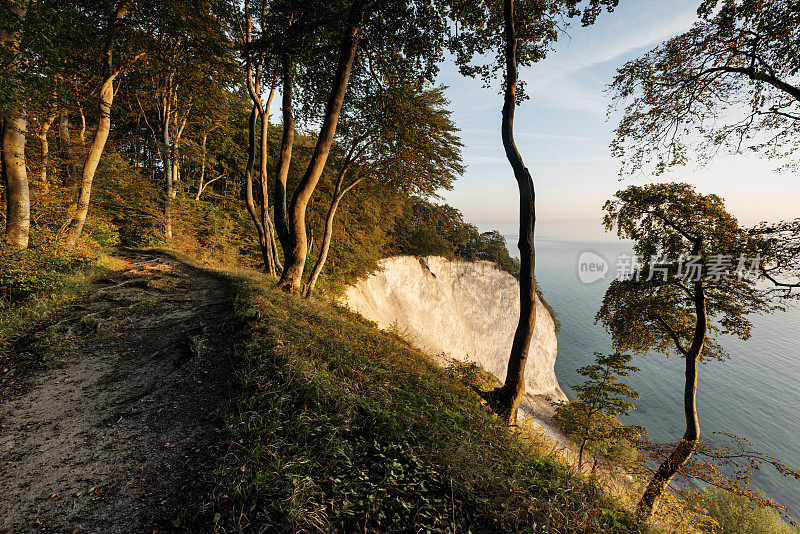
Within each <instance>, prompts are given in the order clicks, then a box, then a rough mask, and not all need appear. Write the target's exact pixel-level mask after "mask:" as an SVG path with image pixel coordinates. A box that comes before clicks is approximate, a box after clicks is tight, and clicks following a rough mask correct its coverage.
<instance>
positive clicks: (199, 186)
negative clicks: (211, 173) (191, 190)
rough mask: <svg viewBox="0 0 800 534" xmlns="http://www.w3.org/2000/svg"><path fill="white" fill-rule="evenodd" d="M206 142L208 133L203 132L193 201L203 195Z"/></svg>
mask: <svg viewBox="0 0 800 534" xmlns="http://www.w3.org/2000/svg"><path fill="white" fill-rule="evenodd" d="M207 141H208V132H203V143H202V145H201V147H202V152H201V154H202V155H201V157H200V181H199V182H198V184H197V195H196V196H195V197H194V199H195V200H200V195H202V194H203V189H205V184H204V182H205V179H206V142H207Z"/></svg>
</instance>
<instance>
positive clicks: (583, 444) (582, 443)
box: [578, 438, 586, 472]
mask: <svg viewBox="0 0 800 534" xmlns="http://www.w3.org/2000/svg"><path fill="white" fill-rule="evenodd" d="M585 449H586V438H583V441H581V449H580V451H579V452H578V471H579V472H580V470H581V467H583V451H584V450H585Z"/></svg>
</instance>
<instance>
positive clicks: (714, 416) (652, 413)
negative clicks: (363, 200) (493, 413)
mask: <svg viewBox="0 0 800 534" xmlns="http://www.w3.org/2000/svg"><path fill="white" fill-rule="evenodd" d="M506 239H507V241H508V245H509V247H508V248H509V250H510V251H512V253H516V236H506ZM587 250H589V251H593V252H595V253H597V254H600V255H601V256H603V257H604V258H606V260H607V261H609V264H610V266H611V272H610V276H609V277H608V278H609V280H608V281H606V280H600V281H597V282H595V283H593V284H583V283H581V282H580V280H579V279H578V275H577V262H578V256H579V255H580V254H581V253H582V252H584V251H587ZM619 254H630V246H629V245H627V244H625V243H621V242H607V243H606V242H604V243H589V242H575V241H547V240H537V244H536V278H537V280H538V281H539V284H540V285H541V287H542V290H543V291H544V295H545V298H546V299H547V300H548V302H549V303H550V304H551V305H552V306H553V308H554V309H555V310H556V312H557V314H558V317H559V320H560V321H561V325H562V326H561V333H560V334H559V336H558V358H557V360H556V375H557V377H558V380H559V383H560V384H561V386H562V388H563V389H564V390H565V391H566V392H567V395H569V396H572V391H571V387H570V386H572V385H575V384H579V383H581V382H582V380H581V377H580V376H579V375H578V374H577V373H576V372H575V370H576V369H577V368H578V367H581V366H583V365H587V364H588V363H590V362H591V361H592V360H593V352H594V351H600V352H604V351H609V350H610V347H611V338H610V336H609V335H608V334H607V333H606V331H605V330H604V329H603V327H602V326H599V325H596V324H594V316H595V313H597V310H598V309H599V307H600V304H601V301H602V298H603V294H604V293H605V290H606V288H607V286H608V282H609V281H610V278H612V277H613V276H614V262H615V261H616V257H617V256H618V255H619ZM751 320H752V322H753V330H752V336H751V338H750V339H749V340H747V341H742V340H740V339H738V338H734V337H726V338H724V339H723V343H724V346H725V347H726V348H727V349H728V351H729V352H730V353H731V355H732V357H731V358H730V359H729V360H727V361H725V362H719V361H712V362H708V363H706V364H704V365H703V366H701V368H700V373H699V384H698V395H697V396H698V399H697V402H698V411H699V415H700V427H701V433H702V434H704V436H705V437H714V435H713V432H720V431H723V432H729V433H732V434H735V435H737V436H740V437H744V438H746V439H748V440H750V442H751V443H752V445H753V446H754V447H755V448H756V449H758V450H759V451H761V452H763V453H765V454H768V455H770V456H773V457H775V458H779V459H781V460H782V461H783V462H784V463H785V464H787V465H788V466H790V467H793V468H795V469H800V308H792V309H790V310H789V311H786V312H778V313H775V314H772V315H765V316H754V317H751ZM634 364H635V365H636V366H638V367H639V368H640V371H639V372H638V373H635V374H634V375H633V376H632V377H631V378H630V379H629V380H628V381H627V382H628V383H629V384H630V385H631V386H632V387H633V388H634V389H636V390H637V391H639V392H640V393H641V394H642V398H641V399H640V400H639V401H638V402H637V406H638V408H637V410H636V411H635V412H634V413H633V415H632V416H631V417H630V421H631V422H632V423H635V424H640V425H643V426H644V427H645V428H647V433H648V435H649V437H650V439H653V440H656V441H677V440H679V439H680V437H681V435H682V434H683V430H684V423H683V399H682V392H683V360H682V359H681V358H680V357H678V356H670V357H669V358H667V357H665V356H664V355H663V354H658V353H653V354H648V355H647V356H644V357H637V358H634ZM753 483H754V485H755V486H756V487H758V488H760V489H762V490H763V491H764V492H765V493H766V494H767V495H768V496H769V497H771V498H773V499H774V500H776V501H777V502H779V503H781V504H784V505H787V506H789V507H791V508H792V509H794V511H795V512H796V513H800V482H799V481H796V480H794V479H788V478H785V477H782V476H781V475H779V474H777V472H776V471H775V470H774V469H773V468H772V467H771V466H768V467H764V468H762V470H761V471H758V472H756V473H755V475H754V477H753Z"/></svg>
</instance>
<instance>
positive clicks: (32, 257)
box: [0, 245, 90, 308]
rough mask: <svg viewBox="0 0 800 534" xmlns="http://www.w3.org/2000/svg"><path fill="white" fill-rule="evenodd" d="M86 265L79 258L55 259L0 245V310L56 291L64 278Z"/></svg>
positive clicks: (44, 252) (42, 252)
mask: <svg viewBox="0 0 800 534" xmlns="http://www.w3.org/2000/svg"><path fill="white" fill-rule="evenodd" d="M89 262H90V259H89V258H87V257H85V256H82V255H79V254H73V255H56V254H54V253H53V252H50V251H47V250H41V249H36V250H34V249H28V250H22V251H21V250H18V249H15V248H12V247H8V246H6V245H0V308H5V307H8V306H10V305H11V304H13V303H17V302H20V301H23V300H25V299H26V298H28V297H30V296H31V295H35V294H39V293H42V292H45V291H55V290H57V289H59V288H60V287H62V285H63V284H64V279H65V277H66V276H68V275H70V274H73V273H75V272H77V271H78V270H79V269H80V268H82V267H84V266H86V265H87V264H88V263H89Z"/></svg>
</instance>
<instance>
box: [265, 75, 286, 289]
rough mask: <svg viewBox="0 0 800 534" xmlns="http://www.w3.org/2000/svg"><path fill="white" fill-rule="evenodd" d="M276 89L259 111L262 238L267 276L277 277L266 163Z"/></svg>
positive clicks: (273, 85)
mask: <svg viewBox="0 0 800 534" xmlns="http://www.w3.org/2000/svg"><path fill="white" fill-rule="evenodd" d="M276 88H277V86H276V83H275V80H274V79H273V81H272V85H271V87H270V90H269V97H268V98H267V105H266V107H265V108H262V109H261V110H260V118H261V226H262V227H263V228H264V238H265V242H266V247H267V251H266V253H267V254H268V255H269V256H270V268H269V271H268V272H269V274H270V275H271V276H277V275H278V271H280V270H281V269H282V267H283V266H282V265H281V260H280V256H279V255H278V247H277V244H276V243H275V227H274V226H273V225H272V219H271V218H270V216H269V180H268V175H267V162H268V160H269V110H270V107H272V100H273V98H274V97H275V89H276Z"/></svg>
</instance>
